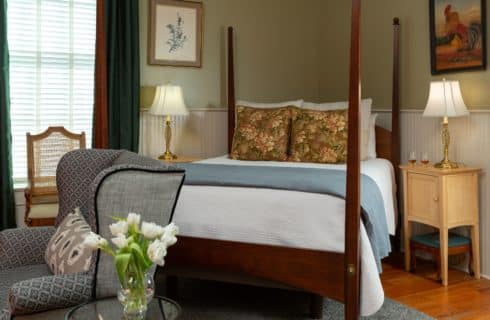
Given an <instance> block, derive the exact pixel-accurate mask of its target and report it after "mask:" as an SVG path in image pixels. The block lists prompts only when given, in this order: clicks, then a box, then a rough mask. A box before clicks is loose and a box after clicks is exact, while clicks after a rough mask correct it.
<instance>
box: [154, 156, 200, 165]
mask: <svg viewBox="0 0 490 320" xmlns="http://www.w3.org/2000/svg"><path fill="white" fill-rule="evenodd" d="M199 160H202V159H201V158H198V157H186V156H178V157H177V158H176V159H172V160H160V161H163V162H166V163H190V162H196V161H199Z"/></svg>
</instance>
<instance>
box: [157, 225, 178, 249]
mask: <svg viewBox="0 0 490 320" xmlns="http://www.w3.org/2000/svg"><path fill="white" fill-rule="evenodd" d="M163 229H164V232H163V235H162V237H161V238H160V240H161V241H162V242H163V243H165V244H166V245H167V247H170V246H173V245H174V244H175V243H176V242H177V237H176V236H177V235H178V234H179V227H178V226H177V225H176V224H175V223H173V222H172V223H171V224H169V225H168V226H166V227H165V228H163Z"/></svg>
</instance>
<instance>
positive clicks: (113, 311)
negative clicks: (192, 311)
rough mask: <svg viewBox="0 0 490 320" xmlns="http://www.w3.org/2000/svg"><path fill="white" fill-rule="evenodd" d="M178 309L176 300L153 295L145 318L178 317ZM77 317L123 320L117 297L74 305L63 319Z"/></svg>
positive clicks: (173, 319) (73, 319)
mask: <svg viewBox="0 0 490 320" xmlns="http://www.w3.org/2000/svg"><path fill="white" fill-rule="evenodd" d="M180 311H181V309H180V306H179V305H178V304H177V302H175V301H173V300H170V299H167V298H163V297H154V298H153V299H152V301H151V302H150V303H149V304H148V311H147V312H146V319H148V320H175V319H177V318H178V317H179V315H180ZM78 319H83V320H86V319H96V320H124V316H123V307H122V305H121V303H120V302H119V300H117V298H109V299H101V300H96V301H92V302H89V303H85V304H81V305H79V306H76V307H75V308H73V309H71V310H70V311H68V312H67V313H66V315H65V320H78Z"/></svg>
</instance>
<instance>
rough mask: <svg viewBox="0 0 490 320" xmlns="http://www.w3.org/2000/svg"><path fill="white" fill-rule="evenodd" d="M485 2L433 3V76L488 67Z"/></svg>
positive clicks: (443, 0)
mask: <svg viewBox="0 0 490 320" xmlns="http://www.w3.org/2000/svg"><path fill="white" fill-rule="evenodd" d="M480 1H482V0H432V2H431V9H432V12H433V16H432V17H431V20H432V21H431V22H432V23H431V27H432V28H433V29H432V34H433V39H432V54H433V58H432V71H433V74H436V73H441V72H447V71H453V70H461V69H468V68H480V69H481V68H482V67H484V66H485V55H484V49H485V45H484V41H485V39H484V37H483V33H484V30H483V20H482V19H483V16H482V2H480Z"/></svg>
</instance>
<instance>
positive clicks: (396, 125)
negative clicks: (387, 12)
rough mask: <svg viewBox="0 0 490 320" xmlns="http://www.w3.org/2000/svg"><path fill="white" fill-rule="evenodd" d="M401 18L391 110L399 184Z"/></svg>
mask: <svg viewBox="0 0 490 320" xmlns="http://www.w3.org/2000/svg"><path fill="white" fill-rule="evenodd" d="M399 75H400V19H398V18H394V19H393V101H392V104H393V105H392V112H391V150H392V155H391V162H392V163H393V166H394V167H395V172H396V173H397V174H396V181H397V185H398V180H399V174H398V172H399V168H398V165H399V164H400V76H399Z"/></svg>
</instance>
